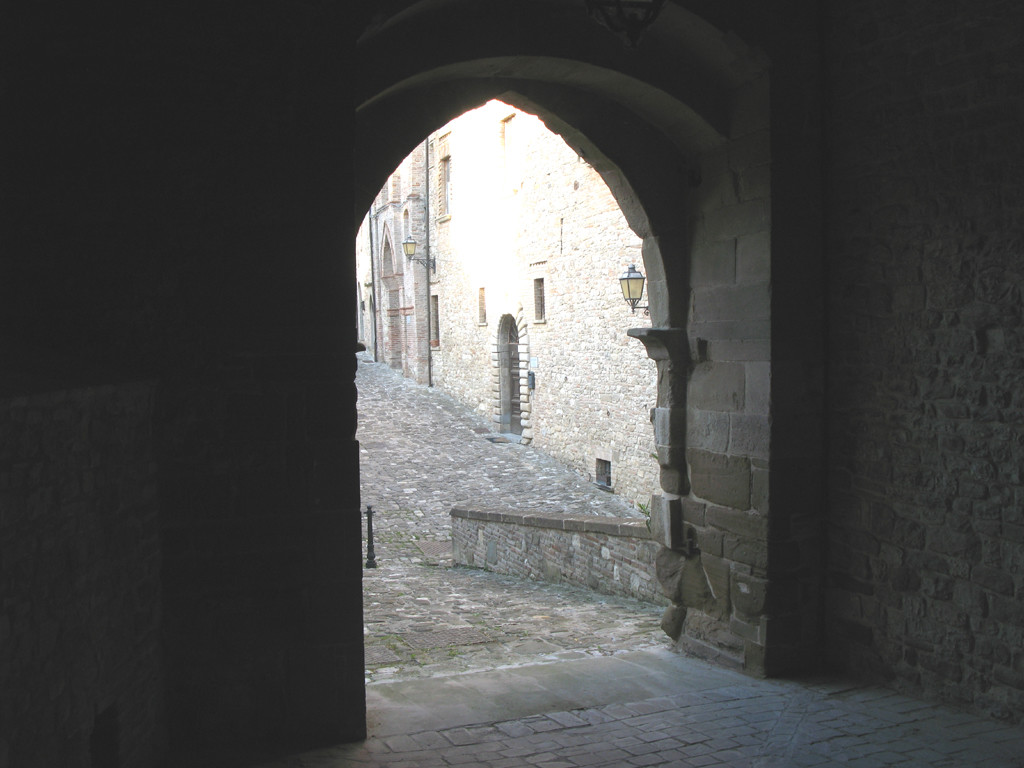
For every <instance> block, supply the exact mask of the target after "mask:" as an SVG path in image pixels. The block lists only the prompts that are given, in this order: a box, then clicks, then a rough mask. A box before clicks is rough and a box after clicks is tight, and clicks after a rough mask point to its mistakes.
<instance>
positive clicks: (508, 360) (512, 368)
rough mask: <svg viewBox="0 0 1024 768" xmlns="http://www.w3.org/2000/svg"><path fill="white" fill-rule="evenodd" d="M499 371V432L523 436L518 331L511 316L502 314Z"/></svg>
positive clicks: (497, 348) (497, 351)
mask: <svg viewBox="0 0 1024 768" xmlns="http://www.w3.org/2000/svg"><path fill="white" fill-rule="evenodd" d="M494 346H495V352H496V354H497V358H498V359H497V369H498V408H499V411H500V420H499V429H498V431H499V432H506V433H508V434H512V435H521V434H523V420H522V415H523V413H522V406H521V399H520V394H519V390H520V381H519V380H520V371H521V368H520V359H519V330H518V328H517V327H516V319H515V318H514V317H512V315H502V318H501V321H500V322H499V323H498V334H497V338H496V340H495V344H494Z"/></svg>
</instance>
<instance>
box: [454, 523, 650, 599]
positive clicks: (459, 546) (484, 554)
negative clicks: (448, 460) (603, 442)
mask: <svg viewBox="0 0 1024 768" xmlns="http://www.w3.org/2000/svg"><path fill="white" fill-rule="evenodd" d="M451 517H452V546H453V550H454V559H455V562H456V563H457V564H459V565H470V566H476V567H478V568H486V569H487V570H490V571H495V572H497V573H506V574H509V575H512V576H522V577H525V578H530V579H541V580H544V581H551V582H556V583H557V582H567V583H570V584H575V585H577V586H581V587H588V588H590V589H593V590H595V591H597V592H602V593H604V594H607V595H623V596H626V597H632V598H636V599H638V600H644V601H647V602H651V603H657V604H658V605H667V604H668V600H667V599H666V598H665V596H664V595H663V594H662V591H661V588H660V586H659V585H658V579H657V576H656V575H655V566H654V561H655V557H656V555H657V554H658V550H659V549H660V544H659V543H658V542H656V541H654V540H652V539H651V533H650V531H649V530H648V528H647V524H646V521H644V520H639V519H630V518H621V517H592V516H568V515H559V514H547V515H545V514H539V513H522V512H504V511H497V510H479V509H467V508H465V507H453V508H452V510H451Z"/></svg>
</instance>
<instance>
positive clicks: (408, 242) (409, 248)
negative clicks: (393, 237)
mask: <svg viewBox="0 0 1024 768" xmlns="http://www.w3.org/2000/svg"><path fill="white" fill-rule="evenodd" d="M402 249H403V250H404V251H405V255H406V256H412V255H414V254H415V253H416V241H415V240H413V239H412V238H411V237H407V238H405V240H403V241H402Z"/></svg>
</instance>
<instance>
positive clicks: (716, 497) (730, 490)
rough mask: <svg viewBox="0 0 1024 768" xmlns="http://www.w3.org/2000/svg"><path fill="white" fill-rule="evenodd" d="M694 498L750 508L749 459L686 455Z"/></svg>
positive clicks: (694, 452)
mask: <svg viewBox="0 0 1024 768" xmlns="http://www.w3.org/2000/svg"><path fill="white" fill-rule="evenodd" d="M686 458H687V462H688V463H689V466H690V482H691V484H692V487H693V492H694V494H695V495H697V496H698V497H700V498H702V499H707V500H708V501H711V502H714V503H716V504H721V505H723V506H727V507H733V508H735V509H749V508H750V459H748V458H745V457H739V456H727V455H723V454H720V453H711V452H709V451H701V450H692V451H687V452H686Z"/></svg>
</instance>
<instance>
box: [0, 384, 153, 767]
mask: <svg viewBox="0 0 1024 768" xmlns="http://www.w3.org/2000/svg"><path fill="white" fill-rule="evenodd" d="M2 406H3V407H2V409H0V691H4V692H11V691H17V692H18V695H17V696H11V695H7V694H6V693H5V694H4V695H0V766H2V767H3V768H8V766H10V767H12V768H14V767H15V766H23V765H24V766H30V765H31V766H34V765H39V766H42V765H53V766H57V765H59V766H67V768H75V767H76V766H77V767H80V768H88V766H90V765H100V764H104V765H108V764H109V765H114V764H116V765H155V764H156V763H157V756H158V755H160V754H162V752H163V747H164V742H163V732H162V722H163V721H162V716H163V706H162V702H163V687H162V681H161V672H160V669H161V665H160V636H159V632H160V605H159V601H160V545H159V528H158V521H157V503H156V472H155V468H154V467H155V465H154V464H153V459H152V449H151V442H152V436H151V430H150V423H151V418H152V406H153V391H152V387H151V386H149V385H147V384H129V385H119V386H104V387H98V388H93V389H84V390H77V391H67V392H55V393H50V394H42V395H32V396H27V397H18V398H14V399H10V400H7V401H6V402H4V403H3V404H2ZM97 725H99V730H100V731H101V732H104V733H106V734H107V736H104V735H103V734H102V733H101V734H99V735H97V736H96V737H95V740H94V747H93V748H91V747H90V736H91V735H92V733H93V731H94V728H96V727H97ZM111 734H116V737H115V738H113V739H110V740H108V739H107V737H108V736H110V735H111ZM110 743H115V744H118V745H119V749H118V750H117V751H116V753H114V754H111V753H109V752H105V751H104V750H105V749H107V748H108V746H109V744H110ZM93 749H94V750H95V755H94V756H95V758H96V761H93V758H92V756H91V752H92V751H93ZM104 755H108V756H112V757H113V758H114V759H115V761H116V762H104V763H100V762H97V761H99V760H100V759H101V758H102V757H103V756H104ZM108 759H109V758H108Z"/></svg>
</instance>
